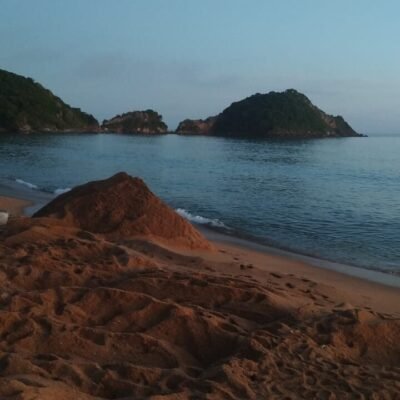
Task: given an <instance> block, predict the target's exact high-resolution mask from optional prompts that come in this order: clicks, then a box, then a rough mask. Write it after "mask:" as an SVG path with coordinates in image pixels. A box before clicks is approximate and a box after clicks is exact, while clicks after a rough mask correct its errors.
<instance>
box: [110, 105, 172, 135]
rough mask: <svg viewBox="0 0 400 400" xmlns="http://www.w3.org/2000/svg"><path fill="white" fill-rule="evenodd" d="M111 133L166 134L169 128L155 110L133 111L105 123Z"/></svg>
mask: <svg viewBox="0 0 400 400" xmlns="http://www.w3.org/2000/svg"><path fill="white" fill-rule="evenodd" d="M102 127H103V128H106V129H108V130H109V131H115V132H126V133H141V132H143V133H164V132H166V131H167V129H168V127H167V125H166V124H165V123H164V122H163V120H162V116H161V115H160V114H158V113H157V112H156V111H154V110H146V111H132V112H128V113H125V114H122V115H117V116H115V117H114V118H112V119H110V120H108V121H107V120H106V121H104V122H103V125H102Z"/></svg>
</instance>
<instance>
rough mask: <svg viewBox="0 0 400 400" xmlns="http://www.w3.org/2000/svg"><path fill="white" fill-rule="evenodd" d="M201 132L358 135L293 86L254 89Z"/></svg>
mask: <svg viewBox="0 0 400 400" xmlns="http://www.w3.org/2000/svg"><path fill="white" fill-rule="evenodd" d="M205 121H209V120H205ZM193 122H194V124H192V123H190V120H185V124H184V126H185V127H190V126H192V125H195V126H196V124H195V122H196V121H193ZM203 122H204V121H203ZM179 133H183V132H179ZM193 133H196V131H194V132H193ZM201 133H207V134H214V135H225V136H256V137H294V138H296V137H330V136H332V137H335V136H359V135H358V134H357V133H356V132H355V131H354V130H353V129H352V128H351V127H350V125H349V124H348V123H347V122H346V121H345V120H344V119H343V118H342V117H340V116H338V117H334V116H331V115H328V114H326V113H324V112H323V111H321V110H320V109H319V108H317V107H316V106H314V105H313V104H312V103H311V101H310V100H309V99H308V98H307V97H306V96H305V95H303V94H301V93H299V92H297V91H296V90H294V89H289V90H286V91H285V92H281V93H278V92H270V93H267V94H259V93H257V94H255V95H253V96H250V97H248V98H246V99H244V100H241V101H238V102H235V103H233V104H231V105H230V106H229V107H228V108H226V109H225V110H224V111H223V112H222V113H221V114H219V115H218V116H217V117H216V118H215V119H214V120H212V123H211V124H209V126H208V130H207V131H206V132H204V131H202V132H201Z"/></svg>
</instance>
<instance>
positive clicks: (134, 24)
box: [0, 0, 400, 134]
mask: <svg viewBox="0 0 400 400" xmlns="http://www.w3.org/2000/svg"><path fill="white" fill-rule="evenodd" d="M399 18H400V1H398V0H380V1H376V0H335V1H331V0H201V1H197V0H113V1H112V0H68V1H65V0H34V1H33V0H0V68H2V69H6V70H8V71H12V72H15V73H18V74H21V75H24V76H30V77H32V78H34V79H35V80H36V81H37V82H40V83H41V84H42V85H44V86H45V87H47V88H48V89H50V90H51V91H52V92H53V93H55V94H56V95H58V96H60V97H61V98H62V99H63V100H64V101H65V102H67V103H68V104H71V105H72V106H75V107H80V108H82V109H83V110H84V111H86V112H89V113H91V114H93V115H94V116H95V117H96V118H97V119H99V121H102V120H103V119H105V118H111V117H112V116H114V115H115V114H120V113H122V112H127V111H133V110H145V109H148V108H152V109H155V110H157V111H158V112H160V113H161V114H162V115H163V117H164V120H165V121H166V123H167V124H168V126H169V128H170V129H175V127H176V125H177V124H178V122H179V121H181V120H182V119H185V118H205V117H208V116H210V115H215V114H217V113H219V112H220V111H222V110H223V109H224V108H226V107H227V106H229V105H230V104H231V103H232V102H234V101H237V100H240V99H242V98H244V97H247V96H249V95H251V94H254V93H257V92H259V93H267V92H269V91H271V90H275V91H281V90H285V89H288V88H295V89H297V90H299V91H301V92H302V93H304V94H306V95H307V96H308V97H309V98H310V99H311V100H312V101H313V103H314V104H316V105H317V106H319V107H320V108H321V109H323V110H324V111H326V112H328V113H330V114H334V115H338V114H339V115H343V116H344V118H345V119H346V120H347V121H348V122H349V123H350V124H351V125H352V126H353V128H355V129H356V130H357V131H359V132H362V133H367V134H368V133H399V134H400V24H399Z"/></svg>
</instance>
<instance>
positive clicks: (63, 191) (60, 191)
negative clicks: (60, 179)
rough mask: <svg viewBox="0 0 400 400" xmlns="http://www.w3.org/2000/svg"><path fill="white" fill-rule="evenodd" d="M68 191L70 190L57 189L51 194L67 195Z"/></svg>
mask: <svg viewBox="0 0 400 400" xmlns="http://www.w3.org/2000/svg"><path fill="white" fill-rule="evenodd" d="M70 190H71V188H59V189H56V190H55V191H54V192H53V193H54V194H56V195H57V196H58V195H60V194H63V193H67V192H69V191H70Z"/></svg>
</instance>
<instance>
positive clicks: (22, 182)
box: [15, 179, 39, 190]
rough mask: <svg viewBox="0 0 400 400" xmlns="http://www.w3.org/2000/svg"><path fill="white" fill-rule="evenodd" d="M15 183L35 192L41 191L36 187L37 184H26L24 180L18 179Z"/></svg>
mask: <svg viewBox="0 0 400 400" xmlns="http://www.w3.org/2000/svg"><path fill="white" fill-rule="evenodd" d="M15 182H17V183H19V184H20V185H24V186H26V187H28V188H29V189H33V190H38V189H39V187H38V186H36V185H35V184H33V183H30V182H26V181H24V180H22V179H16V180H15Z"/></svg>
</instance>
